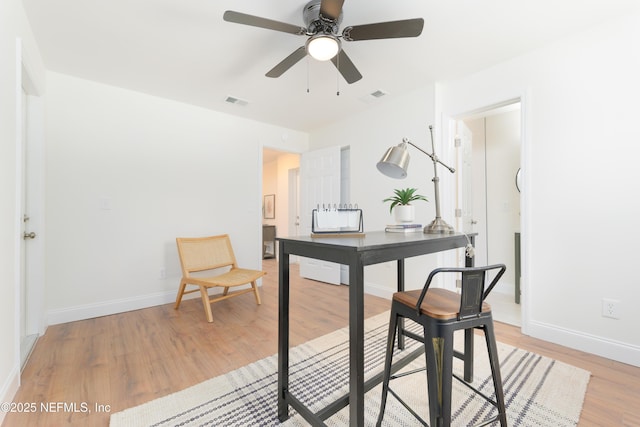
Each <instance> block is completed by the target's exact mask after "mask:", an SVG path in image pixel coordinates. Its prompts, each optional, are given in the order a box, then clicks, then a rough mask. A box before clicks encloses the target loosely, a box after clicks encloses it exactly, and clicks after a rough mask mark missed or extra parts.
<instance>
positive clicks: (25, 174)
mask: <svg viewBox="0 0 640 427" xmlns="http://www.w3.org/2000/svg"><path fill="white" fill-rule="evenodd" d="M28 111H29V97H28V96H27V94H26V92H25V91H24V88H23V91H22V156H21V157H22V165H21V170H22V178H21V179H22V183H21V188H22V194H21V199H22V200H21V204H22V209H21V213H22V224H23V227H22V229H21V233H22V236H21V237H22V239H21V245H20V362H21V366H24V363H25V362H26V360H27V357H28V356H29V354H30V353H31V350H32V348H33V345H34V344H35V341H36V338H37V336H38V333H37V330H38V328H37V325H34V322H33V320H32V318H33V310H34V307H32V305H31V303H32V298H31V295H32V294H33V292H32V291H33V289H31V288H32V287H33V284H34V282H33V280H32V277H30V272H31V271H32V269H31V268H30V267H31V266H30V265H29V259H30V258H32V257H31V256H30V250H31V249H32V248H31V246H32V245H31V244H30V243H31V241H32V240H33V239H35V238H36V237H37V234H36V233H35V231H34V230H33V226H32V224H33V222H32V221H31V218H30V212H29V210H30V206H29V202H30V200H31V198H30V197H29V196H30V191H31V188H33V186H32V183H31V182H30V177H32V176H33V175H30V174H29V167H30V162H29V154H30V150H29V144H28V141H29V134H28V132H29V123H28V118H29V113H28Z"/></svg>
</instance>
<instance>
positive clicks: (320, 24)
mask: <svg viewBox="0 0 640 427" xmlns="http://www.w3.org/2000/svg"><path fill="white" fill-rule="evenodd" d="M342 15H343V13H342V11H341V12H340V16H339V17H338V19H335V20H334V19H330V18H325V17H322V16H320V0H311V1H310V2H309V3H307V4H306V5H305V6H304V8H303V9H302V18H303V19H304V24H305V25H306V26H307V30H308V31H309V33H310V34H318V33H324V34H334V35H337V34H338V29H339V28H340V24H341V23H342Z"/></svg>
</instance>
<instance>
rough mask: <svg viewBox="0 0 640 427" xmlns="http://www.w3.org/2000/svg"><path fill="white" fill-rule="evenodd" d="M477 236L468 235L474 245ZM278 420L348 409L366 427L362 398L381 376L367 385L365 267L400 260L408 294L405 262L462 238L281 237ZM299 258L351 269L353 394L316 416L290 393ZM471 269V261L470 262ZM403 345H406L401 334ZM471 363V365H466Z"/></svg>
mask: <svg viewBox="0 0 640 427" xmlns="http://www.w3.org/2000/svg"><path fill="white" fill-rule="evenodd" d="M474 237H475V234H473V235H469V239H470V240H471V243H472V244H473V243H474ZM277 240H278V241H279V260H278V263H279V273H278V275H279V277H278V283H279V285H278V294H279V296H278V298H279V299H278V306H279V310H278V321H279V323H278V325H279V326H278V418H279V419H280V421H285V420H286V419H288V418H289V406H291V407H292V408H294V409H296V410H297V411H298V413H300V414H301V415H302V416H303V417H304V418H305V419H306V420H307V421H308V422H310V423H311V424H312V425H324V420H326V419H327V418H329V417H330V416H331V415H333V414H335V413H336V412H338V411H339V410H340V409H342V408H344V407H346V406H347V405H349V420H350V421H349V424H350V425H352V426H361V427H362V426H364V395H365V393H366V392H367V391H368V390H370V389H371V388H372V387H373V386H374V385H375V384H376V383H379V382H380V381H381V375H379V376H376V377H375V378H372V379H370V380H368V381H367V382H366V383H365V381H364V266H366V265H371V264H378V263H382V262H387V261H397V268H398V271H397V277H398V281H397V286H398V291H403V290H404V260H405V258H410V257H414V256H418V255H425V254H431V253H436V252H441V251H446V250H450V249H456V248H462V247H465V246H466V245H467V243H468V242H467V238H466V237H465V235H464V234H462V233H455V234H447V235H435V234H422V233H408V234H405V233H385V232H384V231H379V232H371V233H366V235H365V236H364V237H360V238H343V237H331V238H327V237H323V238H311V237H302V236H300V237H278V238H277ZM290 255H300V256H305V257H308V258H315V259H319V260H324V261H331V262H336V263H339V264H344V265H348V266H349V372H350V373H349V393H348V395H346V396H344V397H342V398H340V399H338V400H337V401H336V402H335V403H333V404H331V405H329V406H328V407H327V408H325V409H324V410H321V411H319V412H316V413H313V412H311V411H310V410H309V409H308V408H307V407H306V406H305V405H304V404H303V403H302V402H301V401H300V400H298V399H297V398H296V397H295V396H293V395H292V393H291V392H290V390H289V256H290ZM466 265H467V266H473V259H471V258H467V259H466ZM399 345H400V346H402V345H403V339H402V336H401V335H399ZM463 357H464V360H465V369H464V371H465V372H464V377H465V380H467V381H471V379H472V378H473V363H472V362H473V331H469V333H468V334H466V335H465V351H464V355H463ZM469 361H471V363H468V362H469Z"/></svg>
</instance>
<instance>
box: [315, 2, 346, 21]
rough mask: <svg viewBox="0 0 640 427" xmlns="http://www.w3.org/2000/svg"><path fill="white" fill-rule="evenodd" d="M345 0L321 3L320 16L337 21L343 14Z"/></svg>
mask: <svg viewBox="0 0 640 427" xmlns="http://www.w3.org/2000/svg"><path fill="white" fill-rule="evenodd" d="M343 4H344V0H322V1H321V2H320V14H321V15H322V16H324V17H325V18H329V19H333V20H337V19H338V18H339V17H340V13H342V5H343Z"/></svg>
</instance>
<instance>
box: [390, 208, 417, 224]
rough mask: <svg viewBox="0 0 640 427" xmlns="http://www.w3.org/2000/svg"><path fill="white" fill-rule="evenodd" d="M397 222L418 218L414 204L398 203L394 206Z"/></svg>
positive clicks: (411, 220)
mask: <svg viewBox="0 0 640 427" xmlns="http://www.w3.org/2000/svg"><path fill="white" fill-rule="evenodd" d="M393 213H394V215H395V217H396V222H413V221H414V220H415V218H416V211H415V208H414V207H413V206H412V205H397V206H396V207H394V208H393Z"/></svg>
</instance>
